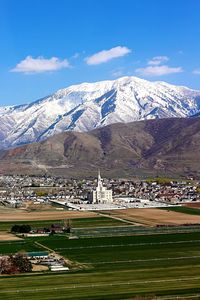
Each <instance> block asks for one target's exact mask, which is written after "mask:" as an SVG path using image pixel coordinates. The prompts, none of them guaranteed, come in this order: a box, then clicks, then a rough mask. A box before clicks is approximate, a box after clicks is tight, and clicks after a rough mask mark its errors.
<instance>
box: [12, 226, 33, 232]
mask: <svg viewBox="0 0 200 300" xmlns="http://www.w3.org/2000/svg"><path fill="white" fill-rule="evenodd" d="M30 231H31V226H30V225H28V224H23V225H13V226H12V228H11V232H13V233H29V232H30Z"/></svg>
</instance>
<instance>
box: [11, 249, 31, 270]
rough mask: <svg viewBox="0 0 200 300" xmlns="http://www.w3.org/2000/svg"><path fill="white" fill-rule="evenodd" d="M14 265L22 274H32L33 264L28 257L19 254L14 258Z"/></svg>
mask: <svg viewBox="0 0 200 300" xmlns="http://www.w3.org/2000/svg"><path fill="white" fill-rule="evenodd" d="M11 259H12V263H13V265H14V266H16V268H17V269H18V271H19V272H20V273H25V272H31V271H32V264H31V262H30V261H29V260H28V257H27V256H26V255H24V254H22V253H18V254H16V255H15V256H12V258H11Z"/></svg>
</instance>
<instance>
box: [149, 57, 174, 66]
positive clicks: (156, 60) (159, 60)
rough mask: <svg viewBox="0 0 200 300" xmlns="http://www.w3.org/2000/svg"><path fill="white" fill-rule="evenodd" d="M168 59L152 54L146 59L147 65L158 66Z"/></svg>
mask: <svg viewBox="0 0 200 300" xmlns="http://www.w3.org/2000/svg"><path fill="white" fill-rule="evenodd" d="M168 60H169V57H167V56H154V57H153V58H152V59H151V60H149V61H148V65H152V66H158V65H160V64H162V63H164V62H166V61H168Z"/></svg>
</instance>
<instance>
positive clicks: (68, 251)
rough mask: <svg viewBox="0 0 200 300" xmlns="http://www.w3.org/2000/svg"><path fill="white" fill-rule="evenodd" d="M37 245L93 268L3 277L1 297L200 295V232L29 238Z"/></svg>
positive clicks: (102, 297)
mask: <svg viewBox="0 0 200 300" xmlns="http://www.w3.org/2000/svg"><path fill="white" fill-rule="evenodd" d="M35 241H38V242H39V243H41V244H42V245H44V246H47V247H49V248H51V249H53V250H55V251H56V252H58V253H60V254H61V255H63V256H65V257H67V258H69V259H71V260H73V261H76V262H79V263H81V264H83V265H85V266H88V269H85V270H84V269H83V270H81V271H76V272H75V271H73V272H69V273H64V274H43V275H37V276H36V275H21V276H15V277H12V278H10V277H4V278H1V279H0V298H1V299H5V300H6V299H30V300H32V299H33V300H34V299H84V300H86V299H133V298H134V297H135V296H138V295H140V296H151V295H152V297H153V296H155V295H156V296H157V297H159V299H160V298H161V299H162V296H163V297H164V296H165V297H166V296H169V298H168V299H176V298H175V297H176V296H177V295H179V296H180V295H184V296H186V295H189V296H190V295H196V294H197V293H199V294H200V283H199V282H200V233H198V232H196V233H187V234H184V233H180V234H154V235H137V236H122V237H104V238H83V239H77V240H69V239H67V237H66V236H56V235H55V236H51V237H40V238H36V239H34V238H32V239H28V240H27V239H26V240H25V242H26V243H27V247H30V249H29V248H28V250H29V251H30V250H33V247H34V246H35V244H34V243H35ZM15 243H16V244H17V242H15ZM18 243H19V242H18ZM31 247H32V248H31ZM40 250H41V249H40ZM184 296H183V297H184ZM150 298H151V297H150ZM163 299H165V298H163ZM182 299H184V298H182Z"/></svg>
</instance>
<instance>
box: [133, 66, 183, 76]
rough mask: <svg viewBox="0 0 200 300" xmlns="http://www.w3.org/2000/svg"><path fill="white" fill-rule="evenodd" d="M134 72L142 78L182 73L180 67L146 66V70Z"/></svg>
mask: <svg viewBox="0 0 200 300" xmlns="http://www.w3.org/2000/svg"><path fill="white" fill-rule="evenodd" d="M136 72H137V73H139V74H141V75H144V76H162V75H167V74H175V73H181V72H183V69H182V67H169V66H166V65H162V66H148V67H146V68H139V69H136Z"/></svg>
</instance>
